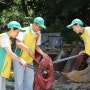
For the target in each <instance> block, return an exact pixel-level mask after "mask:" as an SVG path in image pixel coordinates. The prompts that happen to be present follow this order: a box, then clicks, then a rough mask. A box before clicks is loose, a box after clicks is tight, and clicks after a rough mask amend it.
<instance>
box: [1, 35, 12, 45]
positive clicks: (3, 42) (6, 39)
mask: <svg viewBox="0 0 90 90" xmlns="http://www.w3.org/2000/svg"><path fill="white" fill-rule="evenodd" d="M0 42H1V46H2V47H10V43H9V40H8V37H7V36H3V37H2V38H1V39H0Z"/></svg>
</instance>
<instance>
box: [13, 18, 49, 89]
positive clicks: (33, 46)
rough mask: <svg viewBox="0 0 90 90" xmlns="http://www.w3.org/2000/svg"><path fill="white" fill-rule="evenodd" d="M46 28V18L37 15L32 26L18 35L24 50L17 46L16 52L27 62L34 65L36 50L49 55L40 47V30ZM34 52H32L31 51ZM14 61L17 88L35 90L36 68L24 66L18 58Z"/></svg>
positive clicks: (18, 40)
mask: <svg viewBox="0 0 90 90" xmlns="http://www.w3.org/2000/svg"><path fill="white" fill-rule="evenodd" d="M42 28H43V29H46V26H45V25H44V19H43V18H42V17H36V18H35V19H34V21H33V23H32V24H30V26H28V27H25V28H24V29H25V30H26V32H20V33H19V35H18V36H17V46H19V43H20V42H23V45H22V46H19V47H20V48H22V50H20V51H19V48H16V50H15V53H16V54H17V55H19V56H20V57H22V58H23V59H24V60H25V61H26V62H27V64H31V65H33V58H32V57H34V54H35V50H36V51H37V52H39V53H40V54H41V55H42V56H43V57H44V56H47V54H45V53H44V52H43V51H42V50H41V49H40V47H39V45H41V33H40V31H41V30H42ZM30 50H31V51H32V52H31V51H30ZM13 62H14V72H15V90H33V81H34V70H33V69H31V68H28V67H22V66H20V65H19V63H18V62H17V61H16V60H13Z"/></svg>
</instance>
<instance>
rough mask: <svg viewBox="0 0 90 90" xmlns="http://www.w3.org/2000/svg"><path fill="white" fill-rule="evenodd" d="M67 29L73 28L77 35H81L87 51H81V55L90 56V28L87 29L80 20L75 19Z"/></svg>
mask: <svg viewBox="0 0 90 90" xmlns="http://www.w3.org/2000/svg"><path fill="white" fill-rule="evenodd" d="M67 28H68V29H71V28H72V29H73V31H74V32H76V33H77V34H79V33H81V38H82V39H83V40H84V44H85V50H83V51H81V52H80V53H79V55H83V54H84V53H86V54H87V55H89V56H90V27H85V26H84V23H83V22H82V21H81V20H80V19H74V20H73V21H72V22H71V24H70V25H68V26H67Z"/></svg>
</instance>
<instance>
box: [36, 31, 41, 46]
mask: <svg viewBox="0 0 90 90" xmlns="http://www.w3.org/2000/svg"><path fill="white" fill-rule="evenodd" d="M36 45H41V33H39V36H38V38H37V42H36Z"/></svg>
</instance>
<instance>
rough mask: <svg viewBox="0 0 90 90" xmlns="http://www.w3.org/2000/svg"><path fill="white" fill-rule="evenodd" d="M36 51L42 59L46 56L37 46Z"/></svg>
mask: <svg viewBox="0 0 90 90" xmlns="http://www.w3.org/2000/svg"><path fill="white" fill-rule="evenodd" d="M36 51H37V52H38V53H40V54H41V55H42V56H43V57H45V56H48V55H47V54H46V53H44V52H43V51H42V50H41V48H40V47H39V45H36Z"/></svg>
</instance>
